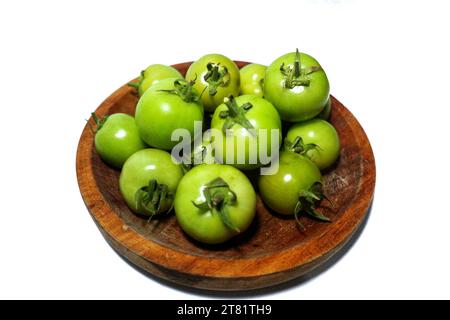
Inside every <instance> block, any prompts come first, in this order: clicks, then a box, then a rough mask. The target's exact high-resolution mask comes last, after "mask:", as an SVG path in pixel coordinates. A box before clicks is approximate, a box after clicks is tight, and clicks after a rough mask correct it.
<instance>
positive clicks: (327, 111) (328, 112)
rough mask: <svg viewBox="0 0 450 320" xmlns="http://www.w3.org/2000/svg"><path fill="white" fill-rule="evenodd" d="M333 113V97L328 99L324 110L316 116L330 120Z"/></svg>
mask: <svg viewBox="0 0 450 320" xmlns="http://www.w3.org/2000/svg"><path fill="white" fill-rule="evenodd" d="M330 115H331V98H329V99H328V101H327V103H326V104H325V107H324V108H323V110H322V111H320V113H319V114H318V115H317V116H316V118H317V119H322V120H326V121H328V119H330Z"/></svg>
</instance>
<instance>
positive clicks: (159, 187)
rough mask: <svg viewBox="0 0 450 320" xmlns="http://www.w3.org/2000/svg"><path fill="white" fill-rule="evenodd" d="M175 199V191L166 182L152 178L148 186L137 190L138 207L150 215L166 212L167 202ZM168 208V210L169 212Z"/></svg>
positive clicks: (140, 210)
mask: <svg viewBox="0 0 450 320" xmlns="http://www.w3.org/2000/svg"><path fill="white" fill-rule="evenodd" d="M172 199H173V193H172V192H170V191H169V188H168V187H167V185H165V184H158V182H157V181H156V180H155V179H151V180H150V181H149V183H148V186H145V187H142V188H140V189H139V190H138V191H136V194H135V200H136V208H137V209H138V211H139V212H143V213H144V214H145V215H148V216H149V217H153V216H154V215H156V214H159V213H162V212H164V208H165V207H166V204H167V203H168V202H169V201H171V200H172ZM169 211H170V209H169V210H167V212H169Z"/></svg>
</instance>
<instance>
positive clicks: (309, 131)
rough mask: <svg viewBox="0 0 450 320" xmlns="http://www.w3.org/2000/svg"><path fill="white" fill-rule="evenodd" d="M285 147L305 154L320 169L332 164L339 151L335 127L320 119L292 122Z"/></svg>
mask: <svg viewBox="0 0 450 320" xmlns="http://www.w3.org/2000/svg"><path fill="white" fill-rule="evenodd" d="M285 147H286V148H287V149H289V150H290V151H294V152H297V153H300V154H303V155H305V156H307V157H308V158H310V159H311V160H312V161H313V162H314V163H315V164H316V165H317V166H318V167H319V169H320V170H324V169H326V168H328V167H330V166H331V165H333V163H335V162H336V160H337V158H338V157H339V151H340V143H339V136H338V133H337V132H336V129H335V128H334V127H333V126H332V125H331V124H330V123H329V122H327V121H325V120H321V119H312V120H309V121H306V122H300V123H296V124H294V125H293V126H292V127H291V128H290V129H289V131H288V133H287V135H286V139H285Z"/></svg>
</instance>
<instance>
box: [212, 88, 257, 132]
mask: <svg viewBox="0 0 450 320" xmlns="http://www.w3.org/2000/svg"><path fill="white" fill-rule="evenodd" d="M223 102H224V103H225V105H226V106H227V108H228V110H224V111H221V112H220V113H219V117H220V118H222V119H225V122H224V123H223V126H222V131H223V133H226V131H227V129H231V128H232V127H233V126H234V125H235V124H239V125H241V126H242V127H243V128H245V129H247V130H250V129H254V127H253V125H252V124H251V122H250V121H249V120H248V119H247V117H246V116H245V114H246V113H247V111H248V110H250V109H251V108H252V107H253V105H252V104H251V103H250V102H247V103H244V104H243V105H241V106H238V104H237V102H236V99H234V97H233V96H232V95H230V96H229V97H228V98H225V99H223Z"/></svg>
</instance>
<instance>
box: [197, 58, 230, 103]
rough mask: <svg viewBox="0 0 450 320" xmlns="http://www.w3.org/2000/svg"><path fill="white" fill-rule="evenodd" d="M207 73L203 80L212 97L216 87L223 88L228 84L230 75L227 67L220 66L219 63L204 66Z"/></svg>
mask: <svg viewBox="0 0 450 320" xmlns="http://www.w3.org/2000/svg"><path fill="white" fill-rule="evenodd" d="M206 68H207V69H208V72H206V74H205V75H204V76H203V80H205V81H206V82H207V83H208V93H209V95H210V96H214V95H215V94H216V93H217V88H218V87H224V86H226V85H227V84H228V82H230V74H229V72H228V69H227V67H225V66H221V65H220V64H219V63H212V62H210V63H208V64H207V65H206Z"/></svg>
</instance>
